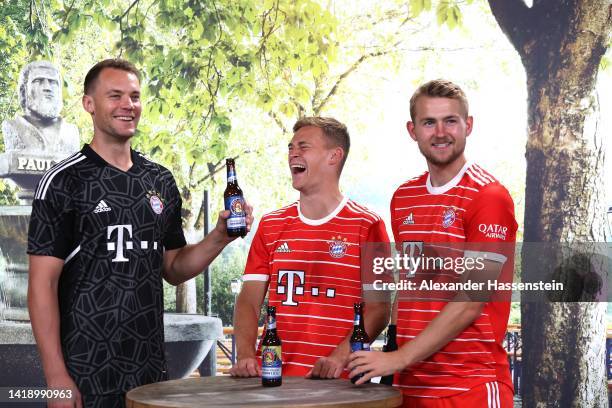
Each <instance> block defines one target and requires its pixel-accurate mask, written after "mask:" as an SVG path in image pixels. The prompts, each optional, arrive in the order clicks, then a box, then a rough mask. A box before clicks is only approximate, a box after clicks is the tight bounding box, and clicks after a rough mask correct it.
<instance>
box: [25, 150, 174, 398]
mask: <svg viewBox="0 0 612 408" xmlns="http://www.w3.org/2000/svg"><path fill="white" fill-rule="evenodd" d="M132 162H133V165H132V167H131V168H130V169H129V170H128V171H126V172H124V171H121V170H119V169H117V168H115V167H113V166H111V165H109V164H108V163H106V162H105V161H104V160H103V159H102V158H101V157H100V156H98V155H97V154H96V153H95V152H94V151H93V150H92V149H91V148H90V147H89V146H87V145H85V146H84V147H83V149H82V150H81V152H79V153H77V154H75V155H73V156H71V157H70V158H68V159H67V160H65V161H63V162H60V163H58V164H57V165H56V166H54V167H53V168H51V169H50V170H49V171H48V172H47V173H46V174H45V175H44V176H43V178H42V179H41V181H40V183H39V186H38V189H37V192H36V196H35V199H34V202H33V205H32V217H31V219H30V230H29V234H28V253H29V254H32V255H48V256H54V257H57V258H60V259H63V260H64V261H65V263H64V268H63V270H62V274H61V276H60V282H59V303H60V320H61V333H60V336H61V341H62V348H63V353H64V359H65V361H66V366H67V368H68V370H69V372H70V374H71V375H72V377H73V378H74V379H75V380H76V383H77V386H78V388H79V390H80V392H81V393H83V394H94V395H101V394H121V393H124V392H126V391H127V390H129V389H131V388H133V387H135V386H138V385H141V384H147V383H152V382H156V381H161V380H163V379H165V370H166V368H165V360H164V348H163V340H164V334H163V333H164V332H163V320H162V316H163V296H162V263H163V251H164V248H165V249H175V248H180V247H182V246H184V245H185V238H184V236H183V231H182V229H181V216H180V212H181V199H180V195H179V192H178V189H177V187H176V184H175V182H174V179H173V177H172V174H171V173H170V171H168V170H167V169H165V168H164V167H162V166H160V165H158V164H155V163H153V162H150V161H148V160H145V159H144V158H143V157H142V156H141V155H140V154H138V153H136V152H132ZM151 197H156V198H154V199H153V200H152V199H151ZM160 200H161V203H163V210H162V211H161V213H160V214H157V213H156V211H155V208H152V203H153V202H155V203H158V206H157V207H156V209H157V211H159V208H160V207H159V202H160Z"/></svg>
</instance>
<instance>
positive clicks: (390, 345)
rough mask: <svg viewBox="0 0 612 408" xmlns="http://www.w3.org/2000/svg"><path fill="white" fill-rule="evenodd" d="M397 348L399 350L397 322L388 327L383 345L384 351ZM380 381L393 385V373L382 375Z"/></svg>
mask: <svg viewBox="0 0 612 408" xmlns="http://www.w3.org/2000/svg"><path fill="white" fill-rule="evenodd" d="M395 350H397V326H396V325H395V324H390V325H389V327H387V341H386V342H385V345H384V346H383V353H387V352H391V351H395ZM380 383H381V384H385V385H393V374H391V375H384V376H382V377H381V379H380Z"/></svg>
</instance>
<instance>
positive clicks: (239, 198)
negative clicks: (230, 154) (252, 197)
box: [223, 159, 246, 237]
mask: <svg viewBox="0 0 612 408" xmlns="http://www.w3.org/2000/svg"><path fill="white" fill-rule="evenodd" d="M225 165H226V167H227V187H226V188H225V192H224V193H223V199H224V201H225V209H226V210H229V212H230V215H229V218H228V219H227V235H229V236H230V237H244V236H245V235H246V213H245V211H244V210H245V208H244V197H243V195H242V190H241V189H240V187H238V179H237V178H236V165H235V164H234V159H227V160H225Z"/></svg>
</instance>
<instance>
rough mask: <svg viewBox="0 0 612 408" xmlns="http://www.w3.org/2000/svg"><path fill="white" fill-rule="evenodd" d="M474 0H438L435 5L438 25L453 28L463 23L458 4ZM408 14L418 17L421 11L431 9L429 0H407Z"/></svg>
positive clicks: (468, 3)
mask: <svg viewBox="0 0 612 408" xmlns="http://www.w3.org/2000/svg"><path fill="white" fill-rule="evenodd" d="M473 1H474V0H467V1H464V0H440V1H439V2H438V4H437V5H436V7H435V10H436V21H437V23H438V25H439V26H443V25H446V26H447V27H448V28H449V29H451V30H453V29H455V28H457V27H460V26H461V25H462V23H463V14H462V12H461V8H460V5H462V4H465V5H470V4H472V3H473ZM409 6H410V15H411V16H412V17H418V16H419V15H420V14H421V13H423V12H428V11H431V9H432V1H431V0H409Z"/></svg>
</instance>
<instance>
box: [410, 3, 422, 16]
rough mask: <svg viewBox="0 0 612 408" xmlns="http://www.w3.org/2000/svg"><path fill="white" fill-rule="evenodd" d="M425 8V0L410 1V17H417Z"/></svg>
mask: <svg viewBox="0 0 612 408" xmlns="http://www.w3.org/2000/svg"><path fill="white" fill-rule="evenodd" d="M423 8H424V0H410V9H409V10H410V15H411V16H413V17H417V16H418V15H419V14H421V12H422V11H423Z"/></svg>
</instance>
